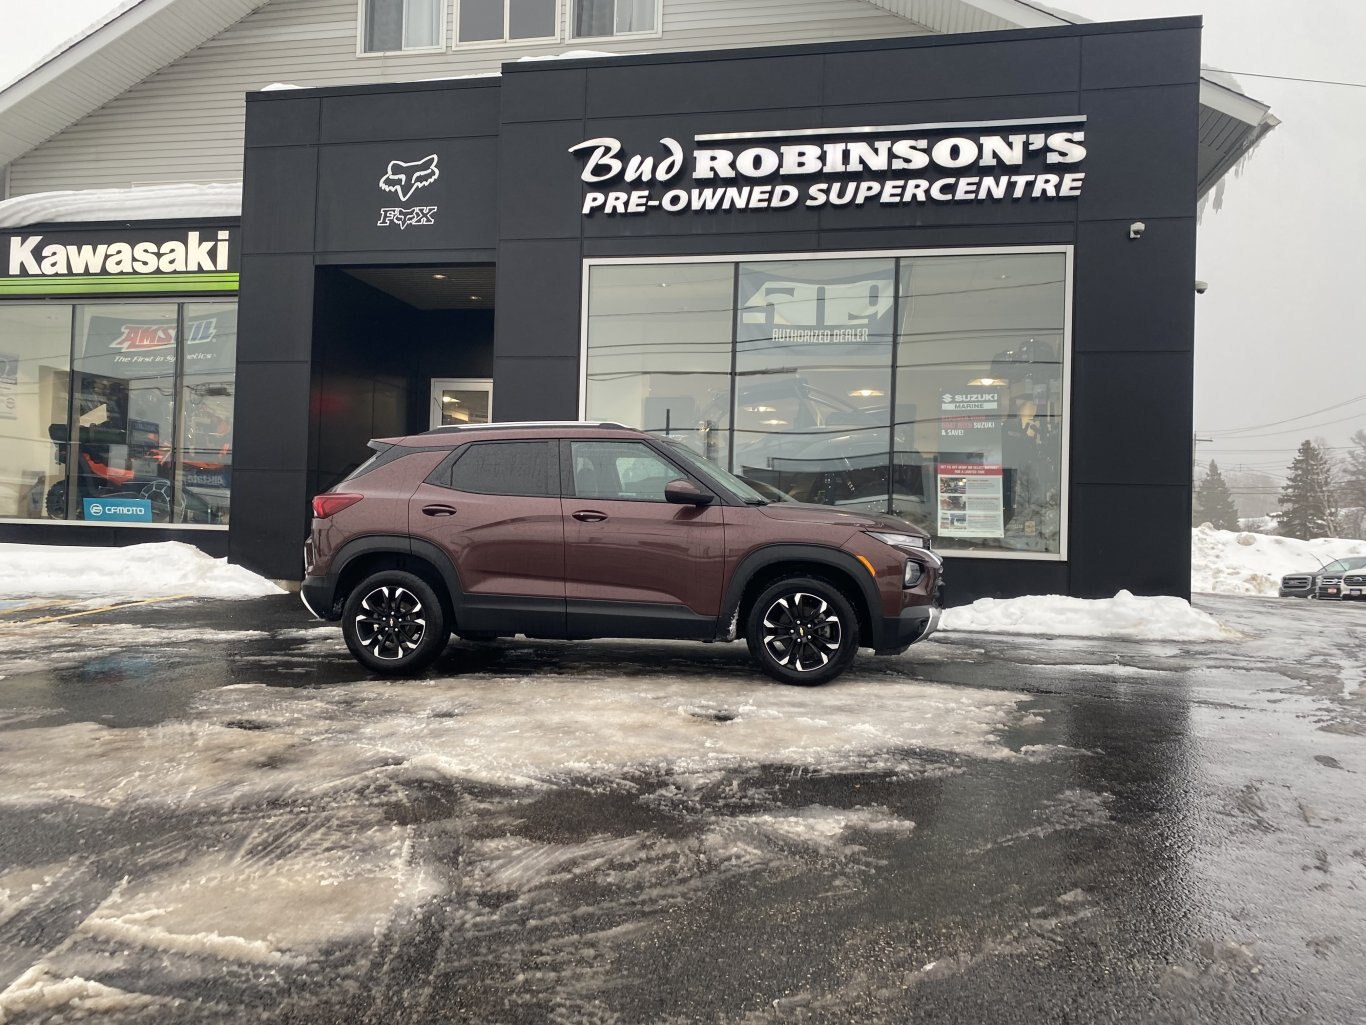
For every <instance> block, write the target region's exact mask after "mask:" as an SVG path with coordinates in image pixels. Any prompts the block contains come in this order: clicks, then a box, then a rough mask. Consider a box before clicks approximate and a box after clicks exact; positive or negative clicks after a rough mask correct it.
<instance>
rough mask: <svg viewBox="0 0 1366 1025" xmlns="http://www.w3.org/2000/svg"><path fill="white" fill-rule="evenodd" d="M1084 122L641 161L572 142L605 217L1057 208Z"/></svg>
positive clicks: (1072, 172)
mask: <svg viewBox="0 0 1366 1025" xmlns="http://www.w3.org/2000/svg"><path fill="white" fill-rule="evenodd" d="M1085 124H1086V117H1085V115H1072V116H1065V117H1052V118H1035V119H1028V120H1010V121H960V122H944V123H936V124H919V125H883V126H877V127H862V128H813V129H806V130H801V131H786V132H735V133H728V134H719V135H696V136H694V137H693V146H692V149H691V152H687V151H685V150H684V148H683V146H682V145H680V144H679V142H678V141H677V140H675V139H670V138H665V139H660V140H659V148H658V149H657V150H656V151H655V152H653V153H648V154H632V153H628V152H627V151H626V149H625V147H624V146H623V145H622V143H621V141H620V140H618V139H614V138H607V137H600V138H596V139H588V140H586V141H584V142H581V143H579V144H578V145H576V146H572V147H570V149H569V152H570V153H574V154H576V155H578V156H579V157H581V158H582V160H583V169H582V171H581V172H580V175H579V176H580V178H582V180H583V181H584V182H585V183H587V184H588V186H589V188H588V190H587V192H586V193H585V194H584V199H583V210H582V212H583V214H584V215H585V216H589V215H592V214H595V213H601V214H604V215H607V216H620V215H633V214H648V213H650V212H652V211H654V210H663V211H665V212H667V213H673V214H681V213H701V212H705V211H715V210H777V209H788V208H800V207H806V208H823V207H863V206H883V207H895V206H904V205H907V204H921V203H924V204H938V203H966V202H1000V201H1004V200H1024V199H1029V200H1055V201H1056V200H1065V199H1074V198H1076V197H1078V196H1080V195H1081V191H1082V187H1083V185H1084V184H1085V180H1086V173H1085V172H1084V171H1080V170H1076V169H1075V168H1076V165H1078V164H1080V163H1081V161H1082V160H1084V159H1085V157H1086V131H1085V127H1084V126H1085Z"/></svg>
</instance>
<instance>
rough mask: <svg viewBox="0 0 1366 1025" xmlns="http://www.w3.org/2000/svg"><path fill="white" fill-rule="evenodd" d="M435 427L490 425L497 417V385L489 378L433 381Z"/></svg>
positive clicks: (459, 378)
mask: <svg viewBox="0 0 1366 1025" xmlns="http://www.w3.org/2000/svg"><path fill="white" fill-rule="evenodd" d="M431 409H432V412H431V426H432V427H434V428H435V427H450V426H453V425H457V424H486V423H488V422H489V418H490V417H491V416H492V415H493V381H492V380H490V379H489V378H487V377H434V378H432V407H431Z"/></svg>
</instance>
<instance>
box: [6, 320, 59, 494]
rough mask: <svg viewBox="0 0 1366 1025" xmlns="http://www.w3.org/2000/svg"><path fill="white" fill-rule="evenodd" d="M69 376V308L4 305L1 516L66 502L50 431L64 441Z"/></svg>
mask: <svg viewBox="0 0 1366 1025" xmlns="http://www.w3.org/2000/svg"><path fill="white" fill-rule="evenodd" d="M70 378H71V307H70V306H60V305H41V306H39V305H33V306H20V305H13V304H0V518H5V519H38V518H41V517H42V516H44V515H46V513H45V511H44V510H45V506H46V503H47V502H48V501H49V498H50V496H51V497H52V498H54V499H55V500H56V501H57V502H59V503H60V502H64V490H65V469H64V467H63V466H62V465H61V463H59V462H58V458H57V457H58V447H57V446H56V445H55V444H54V434H53V433H52V431H53V429H54V428H56V429H57V432H58V435H60V436H64V432H65V430H66V421H67V406H68V399H67V389H68V387H69V385H70ZM54 488H55V489H56V491H55V495H54V491H53V489H54Z"/></svg>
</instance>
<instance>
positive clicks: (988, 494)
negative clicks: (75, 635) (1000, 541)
mask: <svg viewBox="0 0 1366 1025" xmlns="http://www.w3.org/2000/svg"><path fill="white" fill-rule="evenodd" d="M939 410H940V417H939V451H940V457H941V459H945V458H947V459H949V460H952V459H953V454H954V453H959V457H958V458H959V459H960V460H962V461H961V462H951V461H943V462H940V464H939V472H938V482H939V486H938V489H937V492H938V493H937V496H936V497H937V499H938V507H939V530H938V532H939V535H940V536H941V537H963V538H968V537H1004V536H1005V502H1004V498H1005V487H1004V484H1005V474H1004V472H1003V469H1002V466H1001V393H1000V392H999V391H996V390H980V391H972V390H967V391H962V392H945V393H944V394H943V395H941V396H940V404H939ZM969 459H972V460H974V461H972V462H969V461H968V460H969Z"/></svg>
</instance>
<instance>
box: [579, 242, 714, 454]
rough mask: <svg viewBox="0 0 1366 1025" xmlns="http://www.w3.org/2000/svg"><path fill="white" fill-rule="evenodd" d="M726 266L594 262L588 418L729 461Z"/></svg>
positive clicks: (587, 387) (590, 305)
mask: <svg viewBox="0 0 1366 1025" xmlns="http://www.w3.org/2000/svg"><path fill="white" fill-rule="evenodd" d="M734 304H735V268H734V267H733V266H732V265H730V264H696V263H692V264H653V265H648V266H602V267H594V268H592V270H591V274H590V277H589V305H588V311H589V313H588V352H587V359H586V367H585V382H586V383H585V402H586V408H587V409H588V411H589V412H588V414H587V415H589V416H591V417H593V418H594V419H600V420H615V421H619V422H621V423H625V424H632V425H640V426H643V427H644V428H645V429H646V430H648V431H654V432H656V433H658V434H664V435H668V436H670V437H674V438H678V439H679V440H680V441H682V442H684V443H685V444H687V445H688V446H689V447H691V448H693V449H694V450H696V451H697V452H699V453H701V454H702V455H705V456H707V457H709V458H711V459H714V460H716V461H717V462H719V463H722V464H723V465H724V464H725V463H726V462H727V461H728V460H729V458H730V448H729V444H730V437H729V431H728V430H727V426H728V425H727V422H726V421H727V420H728V419H729V410H730V404H731V331H732V318H731V310H732V309H733V307H734Z"/></svg>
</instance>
